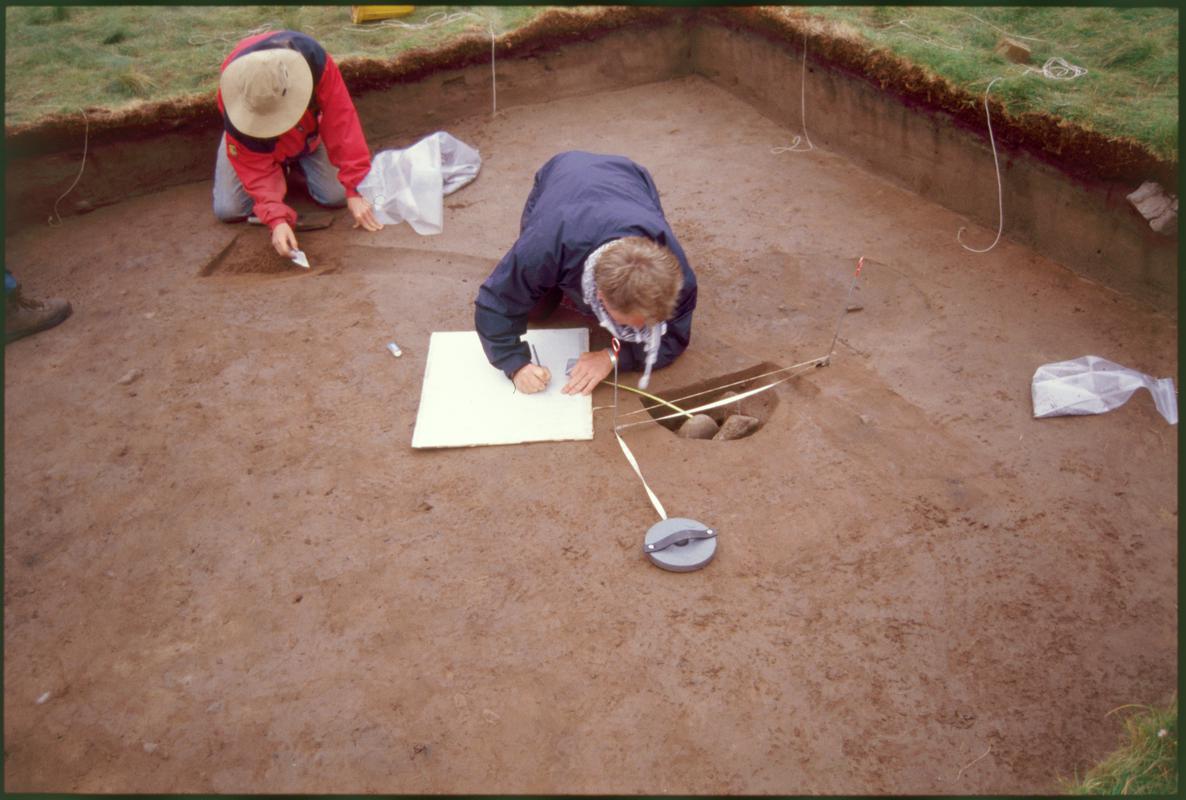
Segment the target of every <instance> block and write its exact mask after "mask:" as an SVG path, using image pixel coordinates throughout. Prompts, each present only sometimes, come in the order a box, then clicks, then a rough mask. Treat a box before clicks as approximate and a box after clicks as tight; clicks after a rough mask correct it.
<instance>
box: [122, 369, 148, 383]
mask: <svg viewBox="0 0 1186 800" xmlns="http://www.w3.org/2000/svg"><path fill="white" fill-rule="evenodd" d="M143 374H144V373H143V372H141V371H140V370H138V369H130V370H128V371H127V373H126V374H125V375H124V376H123V377H122V378H120V379H119V380H118V381H116V383H118V384H119V385H120V386H127V385H128V384H130V383H132V382H133V381H137V380H139V379H140V376H141V375H143Z"/></svg>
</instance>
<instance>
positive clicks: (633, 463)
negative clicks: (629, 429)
mask: <svg viewBox="0 0 1186 800" xmlns="http://www.w3.org/2000/svg"><path fill="white" fill-rule="evenodd" d="M612 341H613V345H612V346H613V351H614V417H613V424H614V438H615V439H617V440H618V446H619V447H621V448H622V455H624V456H626V460H627V461H628V462H629V463H630V467H631V468H632V469H633V470H634V474H635V475H637V476H638V479H639V480H640V481H642V488H643V489H646V492H647V497H648V498H650V501H651V505H652V506H654V507H655V511H656V512H658V514H659V519H667V509H665V508H663V504H662V503H660V502H659V497H658V495H656V494H655V493H654V492H653V491H651V485H650V484H649V483H647V479H646V478H644V477H643V476H642V470H641V469H640V468H639V466H638V461H637V459H635V458H634V453H632V452H630V448H629V447H628V446H627V444H626V440H625V439H623V438H622V434H620V433H618V359H617V355H618V351H619V349H620V346H619V343H618V339H617V338H616V337H615V338H614V339H613V340H612Z"/></svg>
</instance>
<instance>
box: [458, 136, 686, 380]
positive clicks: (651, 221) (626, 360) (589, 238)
mask: <svg viewBox="0 0 1186 800" xmlns="http://www.w3.org/2000/svg"><path fill="white" fill-rule="evenodd" d="M625 236H645V237H647V238H648V239H651V240H652V241H654V242H656V243H658V244H660V245H665V246H667V247H669V248H670V249H671V251H672V252H673V253H675V256H676V258H678V259H679V264H680V269H681V271H682V272H683V278H684V284H683V288H682V289H681V290H680V295H679V300H678V301H677V303H676V308H675V312H674V315H673V316H672V318H671V319H669V320H667V333H666V334H665V335H664V336H663V340H662V345H661V347H660V349H659V356H658V359H657V360H656V362H655V366H656V367H665V366H667V365H668V364H670V363H671V362H672V361H674V360H675V358H676V357H677V356H678V355H679V354H680V353H682V352H683V351H684V349H685V348H687V346H688V341H689V339H690V338H691V335H692V311H693V309H695V308H696V276H695V274H694V273H693V272H692V268H691V267H690V266H688V259H687V257H686V256H685V255H684V251H683V249H682V248H681V247H680V246H679V242H677V241H676V239H675V234H673V233H672V232H671V227H670V226H669V225H668V224H667V220H666V219H665V218H664V217H663V207H662V206H661V205H660V203H659V191H658V189H656V188H655V182H654V181H653V180H652V179H651V174H650V173H649V172H647V170H646V168H644V167H642V166H640V165H638V164H635V163H634V162H633V161H631V160H630V159H628V158H623V157H621V156H603V155H596V154H594V153H582V152H578V151H572V152H567V153H560V154H559V155H556V156H553V157H552V159H551V160H549V161H548V163H546V164H544V165H543V167H541V168H540V170H539V172H537V173H536V174H535V186H534V187H533V188H532V190H531V194H530V195H529V196H528V198H527V203H526V205H524V207H523V218H522V221H521V222H520V225H519V239H518V240H517V241H516V242H515V244H514V246H513V247H512V248H511V250H510V252H509V253H507V254H506V255H505V256H503V258H502V260H501V261H499V262H498V266H496V267H495V268H494V272H492V273H491V274H490V277H489V278H487V279H486V282H485V283H483V284H482V286H481V288H480V289H478V299H477V300H476V301H475V306H476V307H477V308H476V311H475V313H474V326H475V327H476V328H477V331H478V337H479V338H480V339H481V340H482V347H483V348H484V349H485V351H486V358H487V359H489V361H490V363H491V364H493V365H494V366H496V367H498V368H499V369H501V370H502V371H503V372H505V373H506V375H507V377H513V376H514V374H515V373H516V372H517V371H518V370H519V369H520V368H521V367H522V366H523V365H524V364H527V363H529V362H530V361H531V355H530V350H529V348H528V346H527V344H526V343H524V342H521V341H520V340H519V337H521V336H522V335H523V334H524V333H525V332H526V331H527V312H528V311H530V310H531V309H532V307H534V306H535V304H536V302H537V301H538V300H539V299H540V298H541V297H542V296H543V295H545V294H547V293H548V292H549V291H551V290H552V289H554V288H557V287H558V288H559V289H560V290H561V291H562V292H563V293H564V294H565V295H566V296H567V297H568V298H569V299H570V300H571V301H572V302H573V304H574V305H575V306H576V307H577V308H578V309H580V310H581V311H582V312H584V313H585V314H588V315H589V316H593V309H591V308H590V307H589V306H588V305H587V304H586V303H585V300H584V296H583V292H582V291H581V273H582V271H583V269H584V265H585V259H586V258H587V257H588V255H589V254H590V253H592V252H593V251H594V250H596V249H597V248H598V247H600V246H601V245H603V244H605V243H606V242H608V241H611V240H613V239H621V238H623V237H625ZM645 361H646V350H645V347H644V346H643V345H642V344H640V343H632V342H622V351H621V353H620V354H619V361H618V368H619V369H621V370H641V369H642V368H643V366H644V364H645Z"/></svg>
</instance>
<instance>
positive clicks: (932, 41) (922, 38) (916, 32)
mask: <svg viewBox="0 0 1186 800" xmlns="http://www.w3.org/2000/svg"><path fill="white" fill-rule="evenodd" d="M894 25H901V26H902V27H903V28H906V29H908V30H911V31H914V33H903V34H900V35H902V36H908V37H910V38H911V39H918V40H919V41H922V42H926V43H927V44H931V45H934V46H935V47H943V48H946V49H947V50H952V51H954V52H956V53H962V52H963V50H964V49H963V48H962V47H957V46H955V45H950V44H944V43H943V42H940V41H938V40H935V39H929V38H927V37H926V36H924V35H923V33H922V31H920V30H919V29H918V28H915V27H913V26H912V25H910V23H908V22H906V20H904V19H900V20H898V21H897V22H896V23H894ZM890 27H891V28H892V27H894V26H892V25H891V26H890ZM887 33H898V31H894V30H889V31H887Z"/></svg>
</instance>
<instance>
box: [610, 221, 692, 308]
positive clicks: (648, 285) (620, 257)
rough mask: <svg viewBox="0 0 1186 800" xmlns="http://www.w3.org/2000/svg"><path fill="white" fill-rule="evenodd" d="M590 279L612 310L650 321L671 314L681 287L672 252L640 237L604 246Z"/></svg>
mask: <svg viewBox="0 0 1186 800" xmlns="http://www.w3.org/2000/svg"><path fill="white" fill-rule="evenodd" d="M593 280H594V282H595V283H596V285H597V288H598V289H600V290H601V294H602V297H604V298H605V302H606V303H608V304H609V305H610V306H612V307H613V308H614V309H615V310H617V311H620V312H622V313H624V314H641V315H642V316H643V317H645V318H646V319H647V320H648V321H653V322H661V321H663V320H666V319H669V318H670V317H671V315H672V313H673V312H674V311H675V303H676V301H677V300H678V299H679V293H680V290H681V289H682V288H683V286H684V276H683V273H681V272H680V266H679V259H677V258H676V257H675V253H673V252H671V249H670V248H667V247H663V246H661V245H658V244H656V243H655V242H653V241H651V240H650V239H647V238H645V237H643V236H627V237H625V238H622V239H619V240H618V241H617V242H615V243H614V245H613V246H612V247H607V248H606V249H605V252H604V253H602V254H601V257H600V258H598V259H597V264H596V265H594V267H593Z"/></svg>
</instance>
